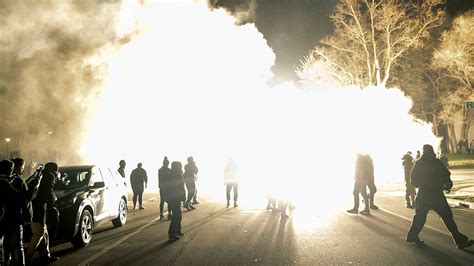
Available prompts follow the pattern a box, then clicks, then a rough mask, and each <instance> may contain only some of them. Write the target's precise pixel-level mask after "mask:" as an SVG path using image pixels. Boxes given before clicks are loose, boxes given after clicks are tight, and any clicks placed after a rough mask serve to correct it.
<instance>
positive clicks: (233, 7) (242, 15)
mask: <svg viewBox="0 0 474 266" xmlns="http://www.w3.org/2000/svg"><path fill="white" fill-rule="evenodd" d="M208 5H209V7H211V8H224V9H226V10H227V11H228V12H229V13H230V14H232V15H233V16H235V17H236V18H237V21H236V23H237V24H239V25H243V24H246V23H252V22H255V15H256V8H257V0H242V1H235V0H208Z"/></svg>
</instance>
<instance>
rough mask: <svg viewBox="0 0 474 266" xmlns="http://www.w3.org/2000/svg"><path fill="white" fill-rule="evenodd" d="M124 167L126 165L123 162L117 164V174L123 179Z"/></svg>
mask: <svg viewBox="0 0 474 266" xmlns="http://www.w3.org/2000/svg"><path fill="white" fill-rule="evenodd" d="M125 166H127V163H125V160H120V162H119V168H118V169H117V172H118V173H119V174H120V176H122V177H123V178H125Z"/></svg>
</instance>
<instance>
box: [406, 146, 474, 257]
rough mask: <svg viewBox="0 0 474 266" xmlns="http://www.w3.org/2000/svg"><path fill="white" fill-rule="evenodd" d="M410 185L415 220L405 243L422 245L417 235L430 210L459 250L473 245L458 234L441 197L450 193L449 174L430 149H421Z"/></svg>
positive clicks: (450, 212)
mask: <svg viewBox="0 0 474 266" xmlns="http://www.w3.org/2000/svg"><path fill="white" fill-rule="evenodd" d="M411 183H412V185H413V186H415V187H417V188H419V189H418V196H417V198H416V211H415V216H414V217H413V222H412V224H411V228H410V230H409V231H408V235H407V242H414V243H417V244H423V241H422V240H420V239H419V237H418V235H419V233H420V232H421V230H422V229H423V226H424V225H425V222H426V216H427V215H428V212H429V211H430V210H431V209H432V210H434V211H435V212H436V213H437V214H438V215H439V216H440V217H441V219H442V220H443V222H444V224H445V225H446V228H448V230H449V232H450V233H451V235H452V237H453V239H454V242H455V243H456V246H457V247H458V248H459V249H463V248H466V247H469V246H471V245H473V244H474V241H473V240H469V239H468V238H467V237H466V236H465V235H463V234H461V233H460V232H459V230H458V227H457V226H456V223H455V222H454V218H453V213H452V211H451V207H449V205H448V202H447V200H446V197H445V196H444V193H443V191H448V192H449V191H450V190H451V188H452V187H453V182H452V181H451V172H449V170H448V169H447V168H446V167H445V166H444V165H443V163H442V162H441V161H440V160H439V159H437V158H436V155H435V153H434V150H433V147H432V146H431V145H428V144H426V145H424V146H423V155H422V156H421V158H420V159H419V160H417V161H416V162H415V165H414V166H413V169H412V171H411Z"/></svg>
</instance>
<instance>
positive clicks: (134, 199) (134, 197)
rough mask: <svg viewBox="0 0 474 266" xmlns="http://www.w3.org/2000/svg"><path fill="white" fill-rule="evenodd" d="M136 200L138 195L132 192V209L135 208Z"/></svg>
mask: <svg viewBox="0 0 474 266" xmlns="http://www.w3.org/2000/svg"><path fill="white" fill-rule="evenodd" d="M137 198H138V193H137V192H136V191H135V190H134V191H133V207H136V206H137Z"/></svg>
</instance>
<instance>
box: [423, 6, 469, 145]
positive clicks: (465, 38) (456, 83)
mask: <svg viewBox="0 0 474 266" xmlns="http://www.w3.org/2000/svg"><path fill="white" fill-rule="evenodd" d="M473 28H474V10H471V11H468V12H466V13H465V14H463V15H460V16H459V17H456V18H455V19H454V20H453V23H452V27H451V29H449V30H447V31H445V32H444V33H443V34H442V36H441V43H440V45H439V47H438V49H436V50H435V53H434V56H433V61H432V64H431V66H432V68H433V69H434V70H435V71H436V72H437V73H438V78H437V79H436V83H437V87H438V88H439V96H440V102H441V105H442V109H441V111H440V113H439V114H440V118H441V119H442V121H443V122H444V123H446V124H447V125H448V128H449V129H450V130H449V131H450V138H451V139H450V143H453V144H454V143H456V135H455V131H454V123H455V122H456V119H457V117H459V114H462V116H461V117H462V120H461V121H459V122H462V123H463V130H462V131H461V136H460V137H461V138H467V135H468V133H469V128H470V126H471V120H472V117H471V112H472V111H471V110H470V109H467V108H466V107H465V102H466V101H468V100H474V90H473V87H472V83H473V79H474V35H472V33H471V31H472V29H473ZM453 146H455V145H453Z"/></svg>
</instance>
